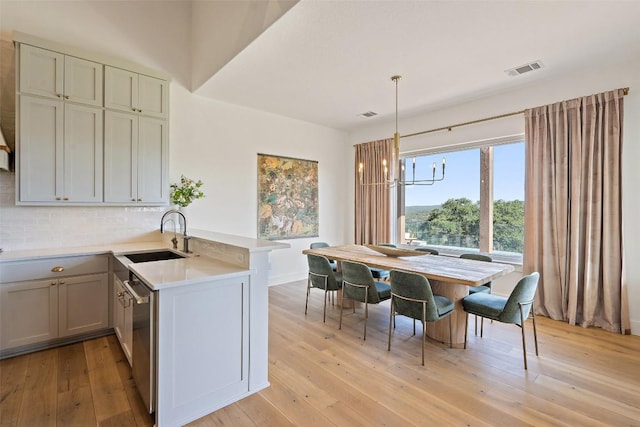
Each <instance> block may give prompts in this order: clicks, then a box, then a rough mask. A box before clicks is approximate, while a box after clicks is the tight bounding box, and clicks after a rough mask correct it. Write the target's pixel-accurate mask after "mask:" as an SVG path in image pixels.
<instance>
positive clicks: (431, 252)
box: [415, 246, 440, 255]
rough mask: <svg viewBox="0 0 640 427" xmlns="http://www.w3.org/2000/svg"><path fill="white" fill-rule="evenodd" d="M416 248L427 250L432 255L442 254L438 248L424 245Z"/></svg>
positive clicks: (417, 249) (422, 250) (421, 250)
mask: <svg viewBox="0 0 640 427" xmlns="http://www.w3.org/2000/svg"><path fill="white" fill-rule="evenodd" d="M415 250H416V251H420V252H427V253H430V254H431V255H440V252H438V251H437V250H436V249H431V248H425V247H422V246H419V247H417V248H415Z"/></svg>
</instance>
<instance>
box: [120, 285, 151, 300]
mask: <svg viewBox="0 0 640 427" xmlns="http://www.w3.org/2000/svg"><path fill="white" fill-rule="evenodd" d="M122 284H123V285H124V287H125V288H127V291H129V293H130V294H131V296H132V297H133V299H134V300H135V301H136V304H149V295H145V296H140V295H138V293H137V292H136V291H135V290H134V289H133V286H131V281H130V280H125V281H124V282H122Z"/></svg>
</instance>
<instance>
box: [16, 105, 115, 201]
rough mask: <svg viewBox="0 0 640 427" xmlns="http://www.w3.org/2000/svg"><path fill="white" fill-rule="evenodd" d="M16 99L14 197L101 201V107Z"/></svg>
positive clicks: (28, 199) (30, 199)
mask: <svg viewBox="0 0 640 427" xmlns="http://www.w3.org/2000/svg"><path fill="white" fill-rule="evenodd" d="M19 102H20V115H19V124H20V157H19V171H20V174H19V184H20V185H19V193H18V194H19V202H21V203H32V202H33V203H63V204H65V203H66V204H70V203H100V202H102V176H103V166H102V158H103V111H102V109H101V108H95V107H90V106H87V105H82V104H73V103H70V102H64V101H58V100H54V99H47V98H40V97H37V96H29V95H21V96H20V99H19Z"/></svg>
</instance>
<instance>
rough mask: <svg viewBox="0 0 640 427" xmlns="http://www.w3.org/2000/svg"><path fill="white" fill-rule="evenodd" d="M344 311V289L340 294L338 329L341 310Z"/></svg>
mask: <svg viewBox="0 0 640 427" xmlns="http://www.w3.org/2000/svg"><path fill="white" fill-rule="evenodd" d="M343 311H344V289H343V290H342V295H340V323H339V326H338V329H342V312H343Z"/></svg>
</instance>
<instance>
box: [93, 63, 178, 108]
mask: <svg viewBox="0 0 640 427" xmlns="http://www.w3.org/2000/svg"><path fill="white" fill-rule="evenodd" d="M104 90H105V100H104V106H105V107H106V108H111V109H114V110H120V111H126V112H128V113H137V114H143V115H145V116H152V117H160V118H166V117H167V116H168V108H169V100H168V93H169V91H168V85H167V81H165V80H161V79H157V78H155V77H149V76H145V75H143V74H138V73H134V72H131V71H126V70H121V69H120V68H114V67H110V66H108V65H107V66H105V81H104Z"/></svg>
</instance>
